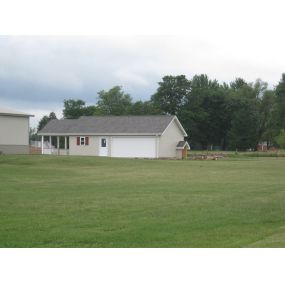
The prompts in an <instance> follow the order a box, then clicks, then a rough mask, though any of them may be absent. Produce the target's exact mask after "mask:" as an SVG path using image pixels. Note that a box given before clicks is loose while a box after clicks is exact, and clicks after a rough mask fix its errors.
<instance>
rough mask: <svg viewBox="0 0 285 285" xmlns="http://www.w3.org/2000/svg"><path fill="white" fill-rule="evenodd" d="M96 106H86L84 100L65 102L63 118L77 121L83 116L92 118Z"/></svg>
mask: <svg viewBox="0 0 285 285" xmlns="http://www.w3.org/2000/svg"><path fill="white" fill-rule="evenodd" d="M95 112H96V106H86V103H85V102H84V101H83V100H73V99H68V100H64V109H63V116H64V118H65V119H77V118H79V117H81V116H92V115H94V113H95Z"/></svg>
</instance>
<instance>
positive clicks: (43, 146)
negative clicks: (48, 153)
mask: <svg viewBox="0 0 285 285" xmlns="http://www.w3.org/2000/svg"><path fill="white" fill-rule="evenodd" d="M42 154H44V136H42Z"/></svg>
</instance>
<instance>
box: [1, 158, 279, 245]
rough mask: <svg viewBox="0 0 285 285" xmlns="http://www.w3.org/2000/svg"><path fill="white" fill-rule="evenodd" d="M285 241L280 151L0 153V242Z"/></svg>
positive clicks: (194, 243)
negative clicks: (175, 156)
mask: <svg viewBox="0 0 285 285" xmlns="http://www.w3.org/2000/svg"><path fill="white" fill-rule="evenodd" d="M284 246H285V159H284V158H259V157H256V158H254V157H252V158H242V159H234V158H227V159H222V160H218V161H176V160H135V159H134V160H130V159H111V158H95V157H56V156H37V155H35V156H4V155H2V156H0V247H284Z"/></svg>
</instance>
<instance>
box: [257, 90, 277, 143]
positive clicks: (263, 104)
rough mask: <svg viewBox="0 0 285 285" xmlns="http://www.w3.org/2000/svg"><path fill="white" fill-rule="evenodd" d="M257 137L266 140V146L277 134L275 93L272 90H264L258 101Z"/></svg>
mask: <svg viewBox="0 0 285 285" xmlns="http://www.w3.org/2000/svg"><path fill="white" fill-rule="evenodd" d="M259 110H260V128H259V139H260V140H261V141H266V143H267V147H269V146H270V145H271V144H273V141H274V137H275V136H276V135H277V134H278V132H279V129H278V123H277V113H276V111H277V104H276V95H275V92H274V91H273V90H266V91H265V92H264V94H263V96H262V98H261V101H260V106H259Z"/></svg>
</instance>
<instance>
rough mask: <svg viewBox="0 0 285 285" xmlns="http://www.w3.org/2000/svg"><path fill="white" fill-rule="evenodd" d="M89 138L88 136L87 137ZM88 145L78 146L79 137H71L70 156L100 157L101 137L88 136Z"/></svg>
mask: <svg viewBox="0 0 285 285" xmlns="http://www.w3.org/2000/svg"><path fill="white" fill-rule="evenodd" d="M86 136H87V135H86ZM88 137H89V144H88V145H77V141H76V138H77V136H70V137H69V154H70V155H99V137H98V136H88Z"/></svg>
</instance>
